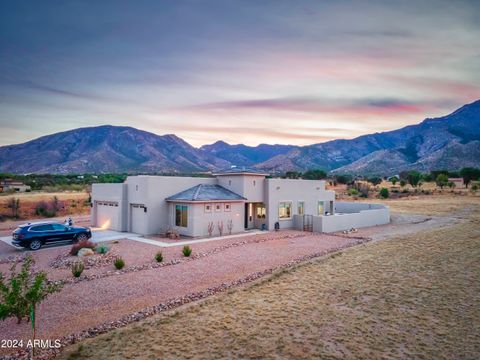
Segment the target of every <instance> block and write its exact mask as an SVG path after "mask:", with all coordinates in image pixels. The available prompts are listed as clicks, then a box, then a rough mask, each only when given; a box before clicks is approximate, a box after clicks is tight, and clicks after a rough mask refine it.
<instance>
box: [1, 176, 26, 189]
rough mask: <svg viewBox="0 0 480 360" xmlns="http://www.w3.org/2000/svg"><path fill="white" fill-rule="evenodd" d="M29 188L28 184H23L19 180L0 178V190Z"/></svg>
mask: <svg viewBox="0 0 480 360" xmlns="http://www.w3.org/2000/svg"><path fill="white" fill-rule="evenodd" d="M30 190H31V188H30V186H28V185H25V184H24V183H23V182H21V181H17V180H12V179H5V180H0V192H8V191H15V192H26V191H30Z"/></svg>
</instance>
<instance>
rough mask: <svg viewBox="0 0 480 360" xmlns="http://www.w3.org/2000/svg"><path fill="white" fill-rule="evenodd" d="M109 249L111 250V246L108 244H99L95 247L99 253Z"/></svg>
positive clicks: (104, 252)
mask: <svg viewBox="0 0 480 360" xmlns="http://www.w3.org/2000/svg"><path fill="white" fill-rule="evenodd" d="M108 250H110V248H109V247H108V246H107V244H99V245H97V247H96V248H95V251H96V252H97V254H106V253H107V252H108Z"/></svg>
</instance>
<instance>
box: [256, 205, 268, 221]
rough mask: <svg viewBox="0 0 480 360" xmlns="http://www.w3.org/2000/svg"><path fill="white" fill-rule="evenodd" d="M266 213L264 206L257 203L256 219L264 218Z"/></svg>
mask: <svg viewBox="0 0 480 360" xmlns="http://www.w3.org/2000/svg"><path fill="white" fill-rule="evenodd" d="M266 215H267V212H266V209H265V206H261V205H257V219H265V217H266Z"/></svg>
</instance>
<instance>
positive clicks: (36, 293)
mask: <svg viewBox="0 0 480 360" xmlns="http://www.w3.org/2000/svg"><path fill="white" fill-rule="evenodd" d="M33 264H34V260H33V258H32V257H31V256H27V257H26V258H25V260H24V262H23V264H22V268H21V271H20V273H17V272H16V267H17V263H14V264H13V265H12V267H11V268H10V278H9V279H8V281H6V279H5V278H4V277H3V274H2V273H0V301H1V302H0V319H1V320H5V319H6V318H9V317H16V318H17V323H18V324H20V323H21V321H22V319H23V318H25V317H27V319H28V320H30V321H31V323H32V331H33V334H32V337H33V340H35V336H36V321H35V313H36V309H37V305H38V304H40V303H41V302H42V301H43V300H45V299H46V298H47V296H48V295H50V294H53V293H54V292H57V291H60V289H61V288H62V285H60V284H51V283H49V281H48V279H47V273H46V272H44V271H41V272H38V273H34V272H33V271H32V270H31V267H32V265H33ZM32 357H33V349H32Z"/></svg>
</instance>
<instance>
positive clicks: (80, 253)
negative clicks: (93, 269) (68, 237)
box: [77, 248, 95, 257]
mask: <svg viewBox="0 0 480 360" xmlns="http://www.w3.org/2000/svg"><path fill="white" fill-rule="evenodd" d="M92 255H95V253H94V252H93V250H92V249H89V248H81V249H80V250H78V254H77V256H78V257H85V256H92Z"/></svg>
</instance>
